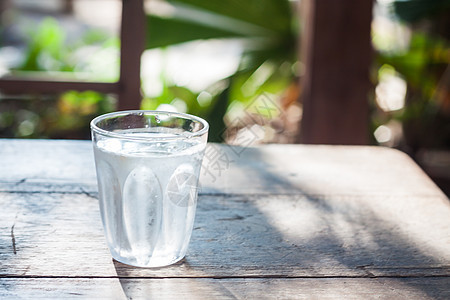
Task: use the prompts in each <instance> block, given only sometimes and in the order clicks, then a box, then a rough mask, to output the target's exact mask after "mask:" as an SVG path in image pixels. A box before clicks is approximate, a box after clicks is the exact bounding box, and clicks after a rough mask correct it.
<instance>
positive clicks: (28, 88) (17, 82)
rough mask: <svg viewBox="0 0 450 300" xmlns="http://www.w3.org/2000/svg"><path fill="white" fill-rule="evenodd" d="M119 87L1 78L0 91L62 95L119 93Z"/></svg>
mask: <svg viewBox="0 0 450 300" xmlns="http://www.w3.org/2000/svg"><path fill="white" fill-rule="evenodd" d="M118 87H119V86H118V84H117V83H112V82H87V81H64V80H56V79H55V80H39V79H19V78H0V90H1V91H2V92H4V93H8V94H24V93H25V94H33V93H38V94H39V93H61V92H66V91H70V90H75V91H86V90H93V91H97V92H100V93H117V92H118V90H119V88H118Z"/></svg>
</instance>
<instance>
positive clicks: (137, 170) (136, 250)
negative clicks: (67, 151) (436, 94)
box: [91, 110, 209, 267]
mask: <svg viewBox="0 0 450 300" xmlns="http://www.w3.org/2000/svg"><path fill="white" fill-rule="evenodd" d="M208 128H209V125H208V123H207V122H206V121H205V120H203V119H201V118H198V117H195V116H192V115H188V114H181V113H173V112H162V111H143V110H135V111H121V112H113V113H109V114H105V115H102V116H99V117H97V118H95V119H94V120H92V122H91V132H92V141H93V146H94V156H95V165H96V170H97V182H98V192H99V193H98V194H99V205H100V213H101V217H102V222H103V228H104V231H105V235H106V240H107V244H108V247H109V250H110V251H111V254H112V256H113V258H114V259H116V260H117V261H119V262H122V263H125V264H129V265H132V266H138V267H161V266H166V265H170V264H173V263H175V262H177V261H179V260H181V259H182V258H183V257H184V256H185V254H186V251H187V247H188V244H189V240H190V237H191V233H192V227H193V223H194V217H195V210H196V205H197V194H198V178H199V174H200V168H201V163H202V159H203V153H204V150H205V147H206V141H207V136H208Z"/></svg>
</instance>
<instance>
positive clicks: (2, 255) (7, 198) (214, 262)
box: [0, 192, 450, 278]
mask: <svg viewBox="0 0 450 300" xmlns="http://www.w3.org/2000/svg"><path fill="white" fill-rule="evenodd" d="M0 207H1V208H2V209H1V210H0V277H18V276H19V277H20V276H22V277H23V276H25V277H36V276H65V277H116V276H119V277H123V278H125V277H130V278H133V277H142V276H144V277H152V278H153V277H159V278H166V277H183V278H187V277H205V278H224V277H226V278H228V277H263V278H272V277H291V278H296V277H325V278H326V277H379V276H391V277H398V276H400V277H405V276H406V277H408V276H409V277H411V276H415V277H417V276H450V267H449V266H450V219H449V218H448V216H449V215H450V205H449V203H448V201H447V200H446V199H443V198H433V197H428V198H423V197H414V196H411V197H397V196H391V197H389V196H381V197H366V198H362V197H360V196H355V197H348V196H347V197H342V196H341V197H340V196H329V197H308V196H305V195H279V196H276V195H266V196H262V195H255V196H250V195H238V196H226V195H225V196H201V197H200V198H199V201H198V209H197V216H196V221H195V225H194V231H193V236H192V240H191V244H190V248H189V250H188V254H187V256H186V258H185V260H184V261H183V262H181V263H178V264H176V265H174V266H170V267H167V268H160V269H142V268H133V267H129V266H126V265H123V264H121V263H117V262H113V261H112V259H111V256H110V254H109V252H108V250H107V247H106V245H105V241H104V237H103V231H102V228H101V222H100V217H99V211H98V204H97V200H96V199H95V198H93V197H91V196H89V195H86V194H60V193H52V194H48V193H16V192H15V193H0Z"/></svg>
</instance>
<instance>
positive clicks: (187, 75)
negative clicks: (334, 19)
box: [0, 0, 450, 194]
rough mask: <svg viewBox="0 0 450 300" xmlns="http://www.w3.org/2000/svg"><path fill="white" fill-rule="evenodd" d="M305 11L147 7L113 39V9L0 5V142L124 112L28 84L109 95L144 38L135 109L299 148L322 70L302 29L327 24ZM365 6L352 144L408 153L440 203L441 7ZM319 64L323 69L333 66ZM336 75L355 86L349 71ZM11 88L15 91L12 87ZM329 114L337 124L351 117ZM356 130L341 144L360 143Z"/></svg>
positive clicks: (449, 76) (399, 1)
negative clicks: (139, 20)
mask: <svg viewBox="0 0 450 300" xmlns="http://www.w3.org/2000/svg"><path fill="white" fill-rule="evenodd" d="M307 2H311V1H307V0H303V1H302V0H251V1H250V0H249V1H235V0H222V1H211V0H167V1H163V0H148V1H147V0H145V1H143V9H144V12H145V23H144V26H143V27H144V28H141V29H143V30H135V29H136V28H133V27H127V28H126V30H124V29H123V28H122V30H121V24H122V23H121V22H123V20H122V11H123V7H122V1H121V0H39V1H35V0H1V2H0V14H1V15H0V76H1V78H2V79H3V80H4V82H3V83H2V84H0V137H2V138H58V139H59V138H63V139H64V138H68V139H89V138H90V133H89V122H90V120H91V119H92V118H93V117H94V116H97V115H99V114H102V113H106V112H110V111H114V110H117V109H119V108H122V107H126V105H125V106H124V105H120V103H124V102H126V100H125V99H120V97H119V96H118V94H117V93H114V92H111V93H110V92H99V91H98V90H100V91H102V89H95V88H94V89H92V90H90V89H84V88H76V89H71V88H70V87H71V86H70V85H69V86H68V87H69V88H68V90H63V91H62V90H61V89H58V90H57V92H53V93H52V92H42V91H37V92H36V90H34V89H33V88H30V87H32V85H30V84H27V80H41V81H49V82H55V81H57V82H64V81H70V82H99V83H102V84H106V85H104V86H109V85H107V84H111V86H113V85H114V84H115V83H117V82H121V74H122V77H124V76H126V73H121V72H122V71H121V61H125V60H124V57H121V46H123V44H122V45H121V41H123V40H124V37H125V38H127V39H128V40H129V39H130V38H131V39H134V38H136V39H139V36H140V35H141V34H143V35H144V36H143V39H144V41H145V42H144V49H143V50H144V51H143V52H142V55H140V57H138V60H139V61H140V70H139V72H140V95H141V98H140V99H138V103H139V104H138V105H139V106H140V108H141V109H151V110H154V109H159V110H169V111H178V112H185V113H190V114H195V115H198V116H201V117H203V118H206V119H207V120H208V121H209V123H210V124H211V131H210V141H212V142H227V143H230V144H236V145H241V146H251V145H257V144H261V143H296V142H308V139H307V138H306V137H307V135H306V134H305V132H306V131H305V130H304V129H305V128H303V130H302V124H304V127H306V125H307V124H312V123H311V122H312V121H309V123H308V122H304V121H306V120H307V119H310V120H311V119H314V118H316V116H315V115H313V114H311V113H309V111H310V110H309V108H308V105H310V104H307V103H308V102H305V101H306V100H305V99H303V98H302V96H305V95H309V94H311V91H310V85H308V84H310V83H309V81H310V80H309V81H308V79H307V78H305V77H307V76H308V74H310V73H308V72H314V69H313V70H312V71H308V70H309V69H310V66H311V65H312V66H314V65H315V64H316V63H317V62H316V63H312V64H310V63H309V62H307V61H306V60H307V59H308V58H305V57H306V56H305V55H304V53H303V52H304V51H306V52H307V51H308V50H305V49H307V48H308V47H309V44H308V41H311V39H308V38H305V37H306V35H307V34H309V33H307V32H306V31H307V30H308V26H310V27H311V26H313V28H316V29H317V31H319V32H320V30H323V28H322V29H321V27H320V26H318V25H317V26H316V27H314V26H315V25H308V24H309V23H308V22H313V21H317V22H324V21H325V20H324V18H325V17H324V18H322V19H321V17H320V15H319V16H314V18H313V21H311V20H310V19H311V18H312V17H311V16H309V15H308V14H309V13H310V12H311V11H312V10H311V8H310V7H309V8H308V6H307V5H305V3H306V4H307ZM339 2H342V3H344V2H347V4H346V5H350V6H347V8H348V7H350V8H351V7H352V5H353V6H354V7H355V9H350V10H348V11H349V12H348V13H349V16H358V15H363V16H364V14H363V13H362V12H360V11H359V8H358V4H357V3H358V1H353V0H348V1H344V0H342V1H339ZM359 3H360V2H359ZM370 6H371V11H370V12H371V16H370V19H369V20H367V21H368V22H370V43H371V50H370V53H369V54H370V64H369V65H368V66H367V78H368V79H369V80H370V86H368V88H367V92H366V91H364V97H362V99H361V100H360V101H361V102H362V103H366V104H367V107H366V108H367V115H366V112H362V113H361V115H362V117H363V118H362V120H363V122H365V124H366V126H363V127H364V131H362V132H363V135H365V136H364V137H363V138H362V139H361V140H362V141H363V142H356V144H361V143H362V144H371V145H382V146H387V147H393V148H397V149H400V150H401V151H404V152H406V153H408V154H409V155H410V156H411V157H412V158H413V159H414V160H416V161H417V162H418V163H419V165H420V166H421V167H422V168H424V170H425V171H426V172H427V173H428V174H429V175H430V176H431V177H432V178H433V180H435V182H436V183H437V184H438V185H439V186H440V187H441V188H442V189H443V190H444V191H445V192H446V193H447V194H449V193H450V67H449V63H450V0H377V1H374V2H371V1H370ZM316 11H319V12H320V9H316ZM364 18H366V17H364ZM306 19H307V20H309V21H308V22H307V20H306ZM342 22H344V23H343V24H344V25H345V20H344V21H342ZM311 24H316V23H314V22H313V23H311ZM317 24H320V23H317ZM344 25H343V26H344ZM328 26H329V28H330V27H331V28H332V27H333V25H332V24H328ZM342 28H344V29H345V28H346V27H345V26H344V27H342ZM144 29H145V30H144ZM352 34H354V33H353V31H352V29H351V28H348V34H347V35H348V39H344V40H346V41H347V40H348V41H349V42H348V43H349V44H350V45H351V44H352ZM302 43H303V44H302ZM311 44H313V43H311ZM317 47H318V46H317ZM321 47H322V48H323V46H321ZM342 48H344V45H342ZM313 50H314V49H313ZM313 50H309V51H310V52H311V51H312V52H313V53H314V51H313ZM316 50H317V53H320V50H321V49H316ZM322 50H323V49H322ZM327 51H328V52H329V53H339V52H340V51H343V50H342V49H340V47H333V48H329V49H325V54H326V53H327ZM138 52H139V51H138ZM130 53H131V52H130ZM369 54H368V55H369ZM130 55H135V54H133V53H132V54H130ZM326 55H327V54H326ZM308 57H309V56H308ZM332 58H333V55H330V60H331V59H332ZM322 61H323V64H325V69H326V66H327V64H331V63H332V62H331V63H330V62H328V61H324V60H323V59H322ZM349 64H351V63H349ZM363 67H364V66H363ZM363 75H364V74H363ZM342 77H343V80H347V81H349V80H351V78H346V74H345V72H343V73H342ZM16 78H20V79H21V80H23V81H21V82H13V80H14V79H16ZM122 79H123V78H122ZM8 80H9V81H8ZM11 80H12V81H11ZM0 83H1V82H0ZM13 83H14V85H15V88H14V89H9V84H11V85H12V84H13ZM355 85H357V84H355ZM73 86H76V85H73ZM307 86H309V87H308V88H307ZM350 87H352V85H351V83H350ZM326 88H327V87H326V86H323V89H326ZM356 88H357V86H355V89H356ZM105 89H106V88H105ZM38 90H39V89H38ZM96 90H97V91H96ZM335 102H336V101H335ZM337 103H339V102H337ZM310 107H311V106H310ZM135 108H138V107H135ZM333 110H334V111H335V113H336V114H337V115H339V114H341V115H345V111H348V110H349V107H348V105H346V104H342V105H340V106H339V105H338V106H333ZM318 114H319V115H320V109H319V112H318ZM356 114H357V115H359V113H358V112H356ZM355 118H357V116H355ZM357 127H358V126H353V127H352V126H350V127H349V128H347V129H346V131H345V133H344V134H345V135H346V136H349V137H351V136H356V135H358V134H359V135H360V133H357V131H358V130H359V131H358V132H361V131H360V129H359V128H357ZM365 127H367V131H365ZM302 136H303V139H302ZM312 143H317V142H312ZM319 143H327V141H326V140H322V142H319ZM330 143H333V144H353V142H347V140H346V139H342V140H341V142H340V140H339V139H337V140H336V139H335V140H330Z"/></svg>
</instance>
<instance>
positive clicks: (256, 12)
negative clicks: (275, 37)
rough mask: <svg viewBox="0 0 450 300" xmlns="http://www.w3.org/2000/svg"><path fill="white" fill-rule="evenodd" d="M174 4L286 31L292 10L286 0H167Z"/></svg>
mask: <svg viewBox="0 0 450 300" xmlns="http://www.w3.org/2000/svg"><path fill="white" fill-rule="evenodd" d="M169 2H170V3H172V4H174V5H180V4H181V5H183V4H184V5H188V6H191V7H195V8H197V9H202V10H205V11H209V12H213V13H215V14H218V15H220V16H226V17H229V18H231V19H235V20H239V21H242V22H245V23H248V24H252V25H255V26H259V27H261V28H265V29H269V30H271V31H276V32H278V33H280V32H287V31H289V30H290V29H291V23H290V22H291V20H292V12H291V8H290V2H289V1H287V0H244V1H243V0H222V1H204V0H169Z"/></svg>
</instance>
